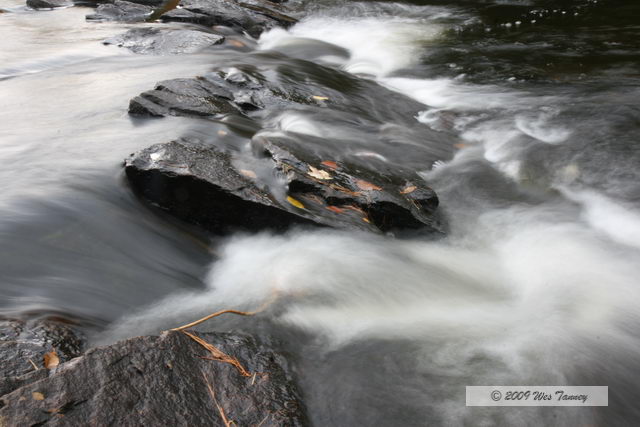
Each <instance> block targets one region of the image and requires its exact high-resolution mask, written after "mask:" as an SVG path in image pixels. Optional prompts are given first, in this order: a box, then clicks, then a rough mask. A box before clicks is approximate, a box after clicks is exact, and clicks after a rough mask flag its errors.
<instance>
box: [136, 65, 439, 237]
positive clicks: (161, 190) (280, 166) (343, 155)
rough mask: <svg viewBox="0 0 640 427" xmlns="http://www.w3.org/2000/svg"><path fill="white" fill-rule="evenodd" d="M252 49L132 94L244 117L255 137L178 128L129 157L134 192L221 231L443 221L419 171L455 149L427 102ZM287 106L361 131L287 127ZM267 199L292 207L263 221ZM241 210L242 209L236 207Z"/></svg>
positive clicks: (156, 108) (187, 110)
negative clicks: (424, 116) (204, 136)
mask: <svg viewBox="0 0 640 427" xmlns="http://www.w3.org/2000/svg"><path fill="white" fill-rule="evenodd" d="M269 55H273V54H269ZM253 58H254V59H255V60H256V62H257V63H258V61H259V65H258V64H257V65H256V67H251V66H247V65H246V63H245V66H244V67H241V66H238V67H234V66H230V67H227V68H225V69H218V70H214V71H212V72H210V73H207V74H205V75H203V76H200V77H197V78H192V79H174V80H168V81H164V82H161V83H159V84H158V85H157V86H156V88H155V89H154V90H151V91H147V92H144V93H143V94H141V95H140V96H138V97H136V98H134V99H132V101H131V103H130V107H129V112H130V113H131V114H132V115H134V116H140V115H142V116H156V117H157V116H168V115H173V116H187V117H197V118H204V119H207V120H209V119H214V120H216V121H218V120H223V121H226V120H228V119H230V118H232V117H242V118H243V120H245V121H247V122H248V123H253V125H254V130H252V131H251V135H250V136H249V138H246V139H244V140H243V141H242V140H241V141H236V144H235V145H233V144H232V146H229V145H228V144H226V142H225V141H223V140H224V139H225V138H224V137H219V138H213V139H209V140H207V141H206V142H205V141H199V140H194V139H190V138H183V139H181V140H178V141H173V142H170V143H168V144H159V145H156V146H153V147H150V148H149V149H147V150H142V151H141V152H139V153H136V154H134V155H132V156H131V157H130V158H129V159H128V160H127V161H126V165H125V166H126V171H127V176H128V178H129V181H130V182H131V184H132V186H133V188H134V189H135V190H136V191H137V193H138V194H139V195H141V196H142V197H143V198H145V199H146V200H148V201H150V202H151V203H152V204H154V205H156V206H158V207H160V208H162V209H164V210H166V211H168V212H171V213H172V214H174V215H176V216H177V217H179V218H181V219H184V220H186V221H189V222H192V223H196V224H198V225H201V226H204V227H205V228H207V229H209V230H212V231H215V232H219V231H226V230H228V229H231V230H233V229H236V228H244V229H249V230H258V229H260V228H276V229H282V228H285V227H286V226H287V225H294V224H299V223H300V221H298V220H296V218H298V219H303V220H304V221H303V223H315V224H318V225H323V226H331V227H338V228H347V229H357V230H367V231H373V232H378V233H379V232H390V231H393V232H397V231H400V230H418V229H420V230H422V231H425V232H434V231H435V232H438V233H439V232H442V231H443V225H442V224H441V221H440V219H439V218H438V215H437V206H438V198H437V196H436V194H435V192H434V191H433V190H432V189H431V188H430V187H429V186H428V184H427V183H426V182H425V181H424V180H423V178H422V177H421V176H420V175H419V174H417V173H416V171H418V170H421V169H424V167H425V165H430V164H431V163H433V162H434V159H437V158H444V157H447V156H449V155H450V148H451V145H450V143H449V142H447V141H448V140H447V138H448V136H447V135H446V134H444V133H438V132H435V131H433V130H430V129H428V128H427V127H426V126H423V125H421V124H419V123H418V122H417V121H416V120H415V119H414V117H415V116H416V114H417V113H418V112H419V111H420V110H421V109H423V108H424V105H422V104H419V103H417V102H415V101H412V100H411V99H409V98H407V97H404V96H402V95H399V94H397V93H394V92H392V91H389V90H387V89H385V88H383V87H381V86H379V85H377V84H376V83H375V82H372V81H370V80H366V79H362V78H358V77H354V76H351V75H348V74H346V73H343V72H341V71H337V70H330V69H328V68H326V67H323V66H319V65H317V64H311V63H309V62H308V61H304V60H299V61H298V64H299V67H298V68H289V69H285V68H283V67H282V66H281V63H280V62H279V58H280V57H279V56H278V55H275V56H267V54H257V55H254V56H253ZM247 59H249V57H248V56H247V57H245V61H246V60H247ZM288 60H289V62H291V60H290V59H288ZM247 62H248V61H247ZM336 85H339V86H340V88H342V90H340V89H339V88H338V87H335V86H336ZM334 87H335V88H334ZM373 93H375V94H377V96H378V97H379V98H378V99H379V101H380V102H379V103H376V102H375V101H376V98H372V95H371V94H373ZM283 111H287V112H294V113H293V114H295V115H298V116H300V117H302V119H304V115H313V117H314V118H315V119H318V118H322V119H323V120H325V121H326V122H328V123H330V122H331V121H340V120H345V121H349V120H358V121H359V122H360V123H361V129H362V132H361V133H360V134H356V135H354V136H352V137H351V136H350V137H349V138H348V139H346V138H345V139H344V140H338V141H332V140H327V138H324V137H323V136H321V135H313V134H303V135H300V134H295V133H288V132H282V129H280V128H281V126H282V121H283V119H282V114H283V113H282V112H283ZM285 114H286V113H285ZM298 116H294V117H298ZM325 117H326V118H325ZM363 117H365V118H367V119H368V121H365V120H363ZM295 120H298V118H295ZM285 121H286V120H285ZM389 121H393V122H395V125H394V126H390V125H389V123H388V122H389ZM400 126H402V127H400ZM305 132H306V131H305ZM387 133H388V135H387ZM405 133H406V134H408V135H411V134H412V133H420V135H424V136H430V135H431V136H433V138H434V141H436V142H435V143H433V144H425V145H424V146H418V145H415V144H407V143H404V142H403V138H402V136H403V134H405ZM367 137H371V139H370V140H368V139H365V138H367ZM406 139H407V140H411V139H413V138H410V137H407V138H406ZM447 144H449V145H447ZM221 158H224V159H225V161H219V160H220V159H221ZM221 177H222V178H224V179H221ZM238 189H242V191H238ZM247 190H248V191H247ZM230 195H233V198H231V199H230ZM257 195H259V196H257ZM216 199H220V200H216ZM230 200H233V201H230ZM243 201H244V205H243ZM257 204H262V205H263V207H259V206H258V205H257ZM264 207H268V208H269V211H271V210H279V211H280V212H281V213H286V215H278V216H277V221H276V222H275V224H274V223H270V222H269V221H267V220H266V219H263V220H257V218H258V217H260V216H261V215H265V214H267V212H266V211H265V210H264ZM243 211H246V212H247V215H241V214H239V213H240V212H243ZM226 221H228V224H227V225H228V227H225V222H226Z"/></svg>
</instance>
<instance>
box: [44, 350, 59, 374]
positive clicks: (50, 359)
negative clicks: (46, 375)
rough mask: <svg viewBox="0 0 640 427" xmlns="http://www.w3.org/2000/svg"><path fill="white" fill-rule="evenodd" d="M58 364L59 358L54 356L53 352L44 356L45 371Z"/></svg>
mask: <svg viewBox="0 0 640 427" xmlns="http://www.w3.org/2000/svg"><path fill="white" fill-rule="evenodd" d="M59 364H60V358H58V355H57V354H56V352H55V350H54V351H50V352H49V353H45V354H44V367H45V368H47V369H53V368H55V367H56V366H58V365H59Z"/></svg>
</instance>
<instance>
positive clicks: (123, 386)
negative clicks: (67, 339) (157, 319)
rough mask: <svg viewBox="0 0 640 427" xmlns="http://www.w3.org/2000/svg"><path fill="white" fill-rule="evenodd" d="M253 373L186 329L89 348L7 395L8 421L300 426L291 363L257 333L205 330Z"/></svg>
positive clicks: (302, 418) (0, 401) (4, 412)
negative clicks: (219, 357)
mask: <svg viewBox="0 0 640 427" xmlns="http://www.w3.org/2000/svg"><path fill="white" fill-rule="evenodd" d="M198 338H199V339H202V340H204V341H206V342H207V343H209V344H211V345H213V346H215V347H216V348H217V349H218V350H220V351H222V352H224V353H225V354H227V355H229V356H231V357H233V358H235V359H236V360H237V361H238V362H239V363H240V365H241V366H242V367H243V368H244V369H245V370H246V371H248V373H247V374H248V376H243V375H241V374H240V372H239V370H238V369H236V367H234V366H232V365H231V364H229V363H223V362H220V361H219V360H211V356H212V354H211V353H210V352H209V351H207V350H206V349H205V348H203V347H202V346H201V345H200V344H198V343H196V342H195V341H194V340H192V339H191V338H189V337H187V336H186V335H185V334H183V333H179V332H168V333H164V334H163V335H161V336H159V337H158V336H147V337H138V338H133V339H129V340H126V341H122V342H119V343H116V344H114V345H110V346H107V347H99V348H95V349H92V350H89V351H88V352H87V353H86V354H85V355H83V356H81V357H79V358H77V359H75V360H73V361H72V362H69V363H65V364H62V365H60V366H59V367H58V369H57V370H56V372H54V373H52V374H51V375H50V376H48V377H46V378H43V379H41V380H40V381H38V382H35V383H32V384H27V385H25V386H23V387H21V388H19V389H17V390H15V391H13V392H11V393H9V394H6V395H4V396H2V397H1V398H0V408H1V409H0V420H1V421H2V425H43V424H45V423H47V424H48V423H52V424H56V425H88V424H90V425H149V426H152V425H167V423H169V424H171V425H183V426H193V425H224V424H225V419H226V420H228V422H231V421H233V422H234V424H235V425H242V426H245V425H246V426H249V425H262V426H300V425H305V424H306V415H305V410H304V407H303V405H302V403H301V401H300V398H299V395H298V392H297V389H296V387H295V385H294V383H293V381H292V379H291V376H290V372H288V371H287V370H285V367H286V362H285V361H284V360H283V358H282V357H281V356H279V355H278V354H276V353H274V352H273V351H271V350H270V349H269V348H267V347H265V346H263V345H261V344H259V343H258V342H256V341H255V340H254V339H253V338H252V337H250V336H246V335H237V334H229V333H210V334H199V335H198Z"/></svg>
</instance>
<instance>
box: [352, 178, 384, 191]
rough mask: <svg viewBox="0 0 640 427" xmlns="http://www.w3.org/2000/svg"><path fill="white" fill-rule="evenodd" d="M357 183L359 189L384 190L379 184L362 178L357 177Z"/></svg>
mask: <svg viewBox="0 0 640 427" xmlns="http://www.w3.org/2000/svg"><path fill="white" fill-rule="evenodd" d="M356 185H357V186H358V188H359V189H361V190H365V191H371V190H378V191H380V190H382V187H378V186H377V185H375V184H372V183H370V182H367V181H364V180H362V179H356Z"/></svg>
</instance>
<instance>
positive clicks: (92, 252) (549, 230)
mask: <svg viewBox="0 0 640 427" xmlns="http://www.w3.org/2000/svg"><path fill="white" fill-rule="evenodd" d="M292 7H293V8H295V9H297V10H299V11H300V10H304V11H305V18H304V19H303V20H302V21H301V22H300V23H299V24H297V25H295V26H294V27H292V28H291V29H290V30H288V31H285V30H281V29H275V30H271V31H269V32H267V33H265V34H263V35H262V37H261V38H260V40H259V41H258V42H257V44H256V49H257V52H254V54H252V55H253V56H252V57H251V58H249V59H246V60H247V61H249V60H250V61H253V62H255V61H256V60H257V59H256V58H260V55H261V54H263V55H264V54H269V53H270V52H274V51H275V52H280V53H281V54H284V55H287V57H289V58H291V60H290V61H291V67H292V68H293V67H295V66H297V65H296V64H298V62H295V61H294V59H293V58H298V59H307V60H311V61H314V62H317V63H321V64H324V65H326V66H330V67H334V68H339V69H342V70H346V71H348V72H350V73H353V74H356V75H360V76H364V77H366V78H368V79H372V80H375V81H377V82H378V83H380V84H381V85H383V86H385V87H387V88H389V89H392V90H394V91H397V92H400V93H402V94H405V95H407V96H409V97H412V98H414V99H415V100H417V101H419V102H421V103H424V111H422V112H421V113H420V114H418V115H417V116H416V117H404V118H403V120H404V121H406V122H407V123H408V122H415V123H421V124H423V125H427V126H428V127H430V128H431V129H432V130H434V131H438V132H446V133H447V134H448V135H453V138H454V142H455V143H454V144H453V146H447V147H445V148H442V147H439V148H438V149H437V150H436V149H435V148H434V156H435V157H434V159H435V161H433V162H429V163H428V164H423V165H420V167H419V168H418V169H419V170H420V173H421V175H422V176H423V177H424V178H425V179H426V180H427V181H428V182H430V183H431V184H432V186H433V188H434V189H435V190H436V192H437V193H438V195H439V197H440V202H441V210H442V212H443V215H444V216H445V217H446V220H447V223H448V229H449V232H448V235H447V237H446V238H444V239H439V240H436V241H434V240H430V239H426V238H414V239H394V238H393V237H392V236H384V237H383V236H372V235H364V234H357V233H348V232H344V231H334V232H327V231H326V230H323V231H322V232H318V231H312V230H292V231H291V232H289V233H287V234H285V235H271V234H258V235H236V236H231V237H227V238H224V239H220V238H214V237H211V236H207V235H206V234H204V233H201V232H199V231H197V230H193V229H191V228H189V227H187V226H184V225H183V224H180V223H177V222H175V221H172V220H170V219H168V218H164V217H161V216H158V214H157V213H155V212H152V211H151V210H149V209H148V208H147V207H145V206H144V205H143V204H142V203H141V202H140V201H139V200H137V199H136V198H135V197H134V196H133V195H132V194H131V192H130V190H129V188H128V187H127V185H126V182H125V180H124V177H123V173H122V160H123V159H124V158H125V157H126V156H127V155H128V154H130V153H131V152H134V151H136V150H138V149H141V148H144V147H147V146H149V145H151V144H154V143H158V142H165V141H169V140H170V139H171V138H176V137H179V136H183V135H196V136H198V135H209V134H212V133H215V130H216V129H219V128H221V127H223V126H224V124H222V123H212V122H206V121H197V120H193V119H191V120H190V119H184V118H177V117H171V118H164V119H160V120H139V119H138V120H136V119H132V118H130V117H129V116H128V114H127V104H128V100H129V99H130V98H131V97H133V96H135V95H137V94H138V93H140V92H142V91H144V90H147V89H150V88H151V87H152V86H153V85H154V84H155V83H156V82H157V81H160V80H164V79H169V78H174V77H188V76H194V75H197V74H199V73H203V72H205V71H206V70H208V69H210V68H211V67H212V66H221V65H223V64H225V63H227V62H229V61H232V62H234V63H239V62H241V61H243V60H245V59H243V58H244V56H243V54H242V53H240V52H238V50H234V49H231V48H229V47H225V46H223V47H220V48H216V49H215V50H208V51H203V52H200V53H195V54H189V55H184V56H140V55H134V54H131V53H129V52H127V51H125V50H123V49H119V48H117V47H114V46H104V45H102V43H101V41H102V40H103V39H105V38H107V37H109V36H112V35H114V34H117V33H120V32H123V31H125V30H126V29H127V28H129V27H131V25H126V24H114V23H100V24H95V23H86V22H85V20H84V16H85V15H86V14H88V13H90V12H91V9H89V8H82V7H74V8H67V9H60V10H55V11H42V12H35V11H30V10H27V9H26V8H25V7H24V6H23V4H22V1H18V0H0V8H2V9H6V10H7V12H6V13H1V14H0V105H1V106H2V107H1V108H0V161H1V163H2V167H1V168H0V179H1V181H2V182H3V183H4V185H3V189H2V192H0V254H1V257H0V314H3V315H10V316H22V315H24V316H26V315H34V314H44V315H47V314H56V315H62V316H66V317H69V318H73V319H75V321H77V322H79V323H80V324H82V325H84V326H86V327H87V328H89V329H88V331H89V334H90V338H91V340H92V341H93V342H94V343H99V344H102V343H109V342H113V341H115V340H118V339H122V338H126V337H129V336H135V335H139V334H145V333H157V332H159V331H161V330H164V329H167V328H170V327H175V326H178V325H180V324H183V323H186V322H188V321H191V320H194V319H196V318H198V317H199V316H202V315H205V314H208V313H210V312H213V311H216V310H218V309H221V308H236V309H252V308H255V307H258V306H260V305H261V304H263V303H264V302H265V301H271V300H274V296H275V297H276V298H275V302H273V303H272V304H271V305H270V306H269V308H268V309H267V310H266V311H265V312H263V313H261V314H259V315H258V316H256V317H254V318H240V319H237V318H236V319H233V318H229V319H223V318H220V319H216V320H212V321H211V322H210V323H209V324H207V325H204V326H203V327H202V328H203V329H206V330H212V329H220V330H227V329H230V328H232V329H237V330H245V331H249V332H254V333H258V334H261V335H262V336H265V337H266V336H271V337H273V338H274V345H275V346H277V347H279V348H280V349H281V350H282V351H285V352H287V354H289V356H290V358H291V361H292V363H293V364H294V366H295V367H296V371H297V375H298V377H299V382H300V384H301V388H302V392H303V395H304V399H305V402H306V403H307V405H308V410H309V414H310V418H311V420H312V421H313V422H314V423H315V424H316V425H335V426H355V425H380V426H391V425H403V426H404V425H474V426H476V425H487V426H489V425H504V426H512V425H562V426H569V425H616V426H622V425H629V426H635V425H638V423H639V422H640V409H638V407H637V404H636V402H637V400H638V398H640V389H639V387H638V385H637V384H638V381H639V380H640V358H639V357H638V354H640V336H639V335H640V334H639V333H638V330H639V329H638V328H639V327H640V305H639V304H640V288H639V285H640V283H639V279H638V278H640V168H639V167H638V165H640V140H639V138H640V19H639V18H638V17H639V16H640V7H639V5H638V4H637V2H635V1H632V0H629V1H615V0H611V1H607V0H599V1H595V0H593V1H556V2H544V1H542V2H540V1H538V2H534V1H516V0H514V1H495V2H494V1H471V0H468V1H453V0H450V1H446V0H442V1H436V0H433V1H414V2H410V3H393V2H343V1H329V0H323V1H320V2H317V1H315V2H311V1H308V2H301V1H298V2H294V3H293V5H292ZM137 25H140V24H137ZM245 42H246V43H247V44H251V43H252V42H251V41H249V40H245ZM256 55H257V56H256ZM278 57H279V58H280V60H283V59H282V58H283V57H282V56H278ZM287 57H284V58H285V59H284V61H287V59H286V58H287ZM334 83H335V82H334ZM368 101H370V102H371V104H372V105H374V107H373V108H374V109H375V108H376V107H375V105H379V104H381V103H384V99H376V98H375V94H373V95H372V98H370V99H368ZM377 112H378V111H377V110H375V111H373V112H372V113H371V114H370V115H372V116H374V115H375V114H373V113H377ZM398 114H399V113H398ZM334 119H335V117H333V118H331V117H327V116H323V115H313V114H306V113H304V112H300V111H283V112H281V114H279V115H278V117H277V118H273V120H272V122H270V123H267V124H265V126H266V127H271V128H277V129H278V130H279V131H281V132H286V133H288V134H290V135H292V137H296V138H301V139H304V137H305V136H309V135H311V136H313V137H314V138H325V139H326V140H327V141H330V142H331V143H332V144H334V145H336V146H337V145H338V143H339V142H340V141H342V140H347V139H359V140H361V141H368V140H369V138H372V139H371V140H372V141H373V140H375V142H372V151H375V150H376V149H377V148H380V145H379V144H380V140H378V139H376V138H378V136H377V135H381V134H382V135H385V138H386V139H385V141H391V142H398V141H399V142H400V143H398V144H396V145H393V144H392V146H394V147H397V148H396V152H394V156H395V157H396V158H400V159H402V158H403V156H405V158H406V162H407V163H408V164H413V163H412V162H414V161H415V160H414V159H412V158H411V150H407V151H406V152H405V151H403V150H404V148H403V147H410V146H412V145H413V146H420V147H424V146H426V147H429V146H430V144H431V145H436V144H438V145H442V143H443V142H442V141H434V140H433V139H432V138H431V134H429V135H427V134H424V135H421V134H420V133H419V132H418V133H417V132H415V130H414V129H413V128H411V127H410V126H406V125H402V124H399V122H397V121H396V122H392V121H391V119H389V121H388V122H385V121H384V120H383V121H382V122H380V123H377V124H376V126H372V125H371V123H370V120H369V118H367V120H364V119H363V120H362V121H357V120H353V119H352V118H349V119H343V120H334ZM387 148H388V147H387ZM374 154H375V153H374ZM466 385H606V386H608V387H609V402H610V405H609V407H608V408H467V407H465V404H464V398H465V388H464V386H466Z"/></svg>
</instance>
